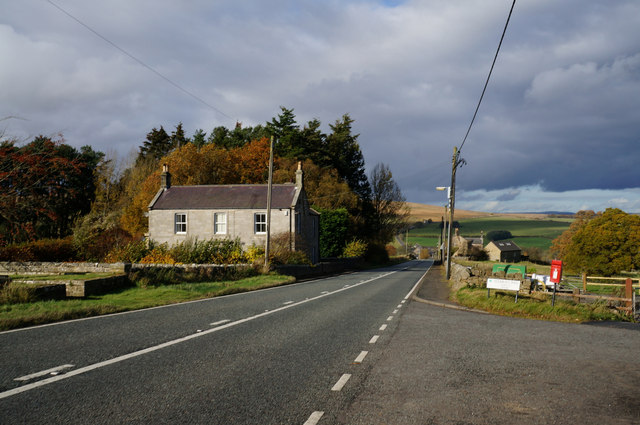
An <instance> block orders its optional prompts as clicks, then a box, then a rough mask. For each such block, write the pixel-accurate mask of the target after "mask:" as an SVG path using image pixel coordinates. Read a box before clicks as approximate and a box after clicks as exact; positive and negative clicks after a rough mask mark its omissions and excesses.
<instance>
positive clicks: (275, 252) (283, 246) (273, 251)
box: [269, 233, 311, 264]
mask: <svg viewBox="0 0 640 425" xmlns="http://www.w3.org/2000/svg"><path fill="white" fill-rule="evenodd" d="M295 243H296V250H295V251H294V250H292V249H291V244H290V240H289V234H288V233H279V234H277V235H274V236H273V237H272V238H271V247H270V251H269V257H270V258H269V260H270V261H271V262H272V263H274V264H311V261H310V260H309V257H308V256H307V254H306V253H305V251H304V248H305V246H304V241H303V240H302V238H300V237H297V238H296V241H295Z"/></svg>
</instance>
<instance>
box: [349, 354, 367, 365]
mask: <svg viewBox="0 0 640 425" xmlns="http://www.w3.org/2000/svg"><path fill="white" fill-rule="evenodd" d="M367 354H369V352H368V351H363V352H361V353H360V354H359V355H358V357H356V359H355V360H354V361H353V362H354V363H357V364H359V363H362V361H363V360H364V358H365V357H367Z"/></svg>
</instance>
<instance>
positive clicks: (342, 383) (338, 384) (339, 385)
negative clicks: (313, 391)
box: [331, 373, 351, 391]
mask: <svg viewBox="0 0 640 425" xmlns="http://www.w3.org/2000/svg"><path fill="white" fill-rule="evenodd" d="M349 378H351V375H350V374H348V373H345V374H344V375H342V377H341V378H340V379H339V380H338V382H336V384H335V385H334V386H333V388H331V391H341V390H342V387H344V386H345V384H346V383H347V381H348V380H349Z"/></svg>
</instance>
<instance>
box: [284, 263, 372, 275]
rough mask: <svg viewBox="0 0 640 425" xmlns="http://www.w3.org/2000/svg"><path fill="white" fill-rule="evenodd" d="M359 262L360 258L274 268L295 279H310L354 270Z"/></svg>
mask: <svg viewBox="0 0 640 425" xmlns="http://www.w3.org/2000/svg"><path fill="white" fill-rule="evenodd" d="M360 264H361V260H360V259H347V260H338V261H328V262H322V263H318V264H315V265H313V266H306V265H280V266H276V270H277V271H278V273H280V274H283V275H286V276H293V277H295V278H296V279H311V278H314V277H321V276H328V275H333V274H340V273H344V272H346V271H351V270H356V269H358V267H359V266H360Z"/></svg>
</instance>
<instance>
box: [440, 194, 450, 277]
mask: <svg viewBox="0 0 640 425" xmlns="http://www.w3.org/2000/svg"><path fill="white" fill-rule="evenodd" d="M436 190H439V191H444V190H446V191H447V204H446V205H445V207H444V216H445V220H446V216H447V209H448V208H450V207H451V187H449V186H438V187H436ZM451 221H452V220H451V219H450V220H449V227H448V228H447V229H446V232H447V235H446V238H445V239H446V240H447V279H449V270H450V269H449V267H450V265H451ZM446 225H447V222H446V221H445V222H444V225H443V229H442V231H443V233H444V232H445V229H444V227H446Z"/></svg>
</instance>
